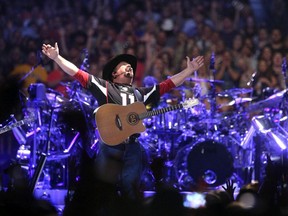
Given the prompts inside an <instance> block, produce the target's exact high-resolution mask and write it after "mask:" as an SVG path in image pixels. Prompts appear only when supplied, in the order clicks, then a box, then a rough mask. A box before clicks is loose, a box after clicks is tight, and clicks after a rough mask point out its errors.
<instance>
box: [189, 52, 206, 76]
mask: <svg viewBox="0 0 288 216" xmlns="http://www.w3.org/2000/svg"><path fill="white" fill-rule="evenodd" d="M186 59H187V69H188V70H189V71H191V73H192V72H194V71H196V70H198V69H199V68H200V67H202V66H203V65H204V57H203V56H197V57H196V58H194V59H193V60H192V61H191V60H190V58H189V57H188V56H186Z"/></svg>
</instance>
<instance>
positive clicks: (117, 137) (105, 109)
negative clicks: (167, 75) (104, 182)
mask: <svg viewBox="0 0 288 216" xmlns="http://www.w3.org/2000/svg"><path fill="white" fill-rule="evenodd" d="M198 103H199V101H198V99H188V100H186V101H184V102H183V103H180V104H177V105H174V106H168V107H165V108H162V109H157V110H152V111H147V110H146V108H145V105H144V104H143V103H141V102H135V103H133V104H130V105H127V106H121V105H118V104H104V105H102V106H100V107H99V108H98V110H97V111H96V114H95V120H96V125H97V128H98V134H99V137H100V139H101V140H102V141H103V142H104V143H106V144H107V145H110V146H114V145H118V144H120V143H122V142H123V141H125V140H126V139H127V138H128V137H129V136H131V135H132V134H135V133H141V132H144V131H145V129H146V128H145V126H144V124H143V122H142V120H143V119H145V118H148V117H151V116H154V115H159V114H163V113H165V112H169V111H173V110H177V109H182V108H191V107H193V106H196V105H197V104H198Z"/></svg>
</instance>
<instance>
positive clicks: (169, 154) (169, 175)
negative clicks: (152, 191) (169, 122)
mask: <svg viewBox="0 0 288 216" xmlns="http://www.w3.org/2000/svg"><path fill="white" fill-rule="evenodd" d="M165 131H166V132H167V133H165V132H164V133H163V134H162V135H161V137H162V136H163V139H161V138H160V140H163V141H164V143H162V145H163V147H164V148H163V150H164V154H165V157H164V161H163V162H164V163H163V165H164V167H163V173H162V179H160V182H161V183H162V184H164V185H166V184H168V185H173V186H175V183H176V182H177V180H176V176H175V173H174V168H173V166H174V153H175V139H176V137H177V136H179V135H180V134H179V131H176V132H174V131H172V129H171V131H170V132H169V130H165ZM167 134H169V135H168V136H167ZM164 136H165V137H164ZM166 144H169V145H170V148H167V147H166ZM160 152H161V148H160Z"/></svg>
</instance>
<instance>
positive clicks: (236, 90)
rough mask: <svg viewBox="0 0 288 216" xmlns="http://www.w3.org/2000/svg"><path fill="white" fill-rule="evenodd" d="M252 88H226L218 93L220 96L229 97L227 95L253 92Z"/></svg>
mask: <svg viewBox="0 0 288 216" xmlns="http://www.w3.org/2000/svg"><path fill="white" fill-rule="evenodd" d="M252 90H253V89H252V88H251V89H250V88H249V89H248V88H233V89H228V90H225V91H223V92H220V93H218V96H223V97H227V96H231V97H233V96H236V95H239V94H248V93H251V92H252Z"/></svg>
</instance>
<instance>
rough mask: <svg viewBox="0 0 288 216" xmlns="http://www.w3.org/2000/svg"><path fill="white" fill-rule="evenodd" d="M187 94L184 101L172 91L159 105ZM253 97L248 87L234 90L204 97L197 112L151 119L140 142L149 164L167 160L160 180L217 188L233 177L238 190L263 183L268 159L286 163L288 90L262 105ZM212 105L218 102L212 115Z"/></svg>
mask: <svg viewBox="0 0 288 216" xmlns="http://www.w3.org/2000/svg"><path fill="white" fill-rule="evenodd" d="M192 81H193V82H210V80H206V79H197V80H192ZM218 82H219V83H220V82H221V81H218ZM189 90H190V89H189V88H187V89H185V88H183V87H182V88H181V89H179V91H180V94H179V95H181V96H182V97H181V98H180V100H179V98H177V99H175V98H173V96H174V95H175V93H173V95H172V96H171V98H169V96H166V97H164V98H165V101H164V103H163V102H162V104H160V106H169V105H170V103H171V101H174V103H175V101H177V100H178V102H181V100H182V99H183V95H185V94H186V93H187V92H188V91H189ZM252 93H253V92H252V89H250V88H233V89H229V90H225V91H222V92H219V93H215V94H211V95H214V98H213V97H211V95H210V94H208V95H202V96H201V95H200V96H199V101H200V104H198V105H197V106H195V107H193V108H190V109H188V110H178V111H173V112H170V113H165V114H162V115H160V116H156V117H155V116H154V117H153V118H151V119H148V120H147V121H146V122H145V125H146V128H147V130H146V132H144V133H142V134H141V137H140V141H141V143H142V145H143V146H144V147H145V149H146V150H147V152H148V154H149V158H150V163H151V164H153V160H158V159H159V157H160V158H162V159H163V160H164V163H163V166H164V169H163V170H164V171H163V174H162V179H161V180H160V181H163V182H164V183H168V184H172V185H173V186H174V187H176V188H178V189H180V190H195V189H199V188H202V189H204V190H205V189H207V190H209V189H215V188H218V187H220V186H222V185H223V184H225V183H226V181H227V180H229V179H232V180H233V181H234V182H235V183H237V185H238V186H239V187H241V186H243V185H244V184H247V183H250V182H251V181H252V180H254V181H262V180H263V178H264V175H265V174H264V173H263V170H265V165H266V164H267V156H269V157H270V158H272V159H273V160H274V159H275V160H281V159H282V160H283V157H284V156H285V150H286V148H287V146H288V119H287V107H288V106H284V105H283V104H284V103H287V102H286V101H287V91H286V90H283V91H279V92H277V93H275V94H273V95H271V96H270V97H268V98H266V99H264V100H260V101H258V102H255V101H256V98H253V97H252ZM207 101H208V103H207ZM165 102H166V103H165ZM219 102H220V104H219ZM211 103H215V104H216V105H215V107H216V110H215V111H214V112H213V110H211V109H210V107H212V105H211ZM165 170H166V171H165ZM167 170H168V171H167ZM167 181H168V182H167Z"/></svg>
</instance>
